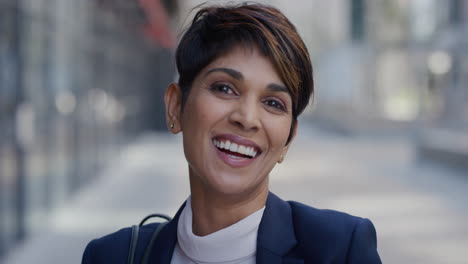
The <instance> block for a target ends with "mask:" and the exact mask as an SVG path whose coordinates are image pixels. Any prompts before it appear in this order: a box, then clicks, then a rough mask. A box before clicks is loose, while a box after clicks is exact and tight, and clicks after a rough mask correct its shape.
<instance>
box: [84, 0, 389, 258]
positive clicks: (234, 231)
mask: <svg viewBox="0 0 468 264" xmlns="http://www.w3.org/2000/svg"><path fill="white" fill-rule="evenodd" d="M176 63H177V69H178V71H179V75H180V77H179V81H178V83H173V84H170V85H169V87H168V89H167V91H166V94H165V98H164V99H165V103H166V118H167V122H168V128H169V130H170V131H171V132H172V133H173V134H177V133H182V134H183V146H184V152H185V156H186V159H187V162H188V167H189V179H190V189H191V196H190V197H189V198H188V199H187V201H186V203H185V204H184V205H182V207H181V208H180V209H179V211H178V212H177V214H176V215H175V217H174V219H173V220H171V221H170V222H169V223H168V224H167V225H165V226H164V227H162V228H160V230H159V233H158V234H157V237H156V239H155V241H154V243H152V244H150V243H149V241H150V237H151V235H152V234H153V233H154V232H155V231H154V230H155V229H157V227H158V226H159V224H151V225H146V226H144V227H142V228H141V229H140V231H139V233H138V234H139V240H138V243H137V244H136V245H137V246H136V255H135V259H136V260H137V261H139V260H141V259H142V256H143V254H144V253H143V252H144V250H145V248H146V247H150V248H149V256H148V257H149V262H148V263H360V264H363V263H381V262H380V259H379V255H378V253H377V249H376V234H375V229H374V227H373V225H372V223H371V222H370V221H369V220H367V219H363V218H359V217H355V216H350V215H348V214H345V213H340V212H336V211H331V210H319V209H315V208H312V207H308V206H306V205H303V204H300V203H297V202H285V201H283V200H281V199H280V198H278V197H277V196H275V195H274V194H272V193H270V192H269V188H268V175H269V173H270V171H271V170H272V169H273V167H274V166H275V164H276V163H281V162H282V161H283V159H284V157H285V155H286V153H287V151H288V147H289V146H290V144H291V143H292V141H293V140H294V137H295V134H296V131H297V126H298V121H297V117H298V116H299V115H300V114H301V112H302V111H303V110H304V108H305V107H306V105H307V104H308V102H309V99H310V96H311V95H312V93H313V78H312V65H311V63H310V59H309V55H308V51H307V49H306V47H305V45H304V43H303V41H302V40H301V38H300V37H299V35H298V33H297V32H296V30H295V28H294V26H293V25H292V24H291V23H290V22H289V20H288V19H287V18H286V17H285V16H284V15H283V14H282V13H281V12H280V11H278V10H277V9H275V8H272V7H268V6H264V5H259V4H242V5H237V6H211V7H206V8H203V9H201V10H200V11H199V12H198V13H197V14H196V15H195V18H194V19H193V21H192V24H191V26H190V27H189V28H188V30H187V31H186V32H185V34H184V35H183V37H182V39H181V42H180V43H179V46H178V48H177V51H176ZM131 233H132V231H131V229H129V228H126V229H122V230H120V231H118V232H116V233H114V234H111V235H108V236H105V237H103V238H100V239H97V240H94V241H92V242H91V243H90V244H89V245H88V246H87V248H86V250H85V253H84V256H83V263H125V262H126V261H127V258H128V256H129V253H128V252H129V245H130V244H131V242H130V240H131ZM148 244H149V246H148Z"/></svg>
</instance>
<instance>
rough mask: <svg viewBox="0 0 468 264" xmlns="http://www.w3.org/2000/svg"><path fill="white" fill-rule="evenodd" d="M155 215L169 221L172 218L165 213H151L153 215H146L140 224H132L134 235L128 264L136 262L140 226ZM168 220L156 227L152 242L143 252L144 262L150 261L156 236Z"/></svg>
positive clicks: (131, 240) (131, 239)
mask: <svg viewBox="0 0 468 264" xmlns="http://www.w3.org/2000/svg"><path fill="white" fill-rule="evenodd" d="M153 217H160V218H164V219H166V220H167V222H168V221H170V220H171V219H172V218H170V217H169V216H167V215H163V214H151V215H148V216H147V217H145V218H144V219H143V220H142V221H141V222H140V224H139V225H133V226H132V237H131V238H130V248H129V250H128V259H127V263H128V264H134V263H135V254H136V247H137V244H138V235H139V232H140V227H141V226H143V225H144V224H145V222H146V221H147V220H148V219H150V218H153ZM167 222H163V223H160V224H159V225H158V227H156V229H155V230H154V232H153V234H152V235H151V239H150V242H149V243H148V245H147V246H146V248H145V252H144V254H143V259H142V263H143V264H144V263H146V262H147V261H148V258H149V255H150V252H151V248H153V244H154V242H155V241H156V238H157V236H158V234H159V232H160V231H161V229H162V228H163V227H164V226H165V225H166V224H167Z"/></svg>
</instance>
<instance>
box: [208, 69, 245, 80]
mask: <svg viewBox="0 0 468 264" xmlns="http://www.w3.org/2000/svg"><path fill="white" fill-rule="evenodd" d="M212 72H224V73H227V74H229V75H231V77H232V78H234V79H236V80H239V81H240V80H243V79H244V75H242V73H241V72H239V71H236V70H233V69H229V68H214V69H211V70H209V71H208V72H206V73H205V76H206V75H208V74H210V73H212Z"/></svg>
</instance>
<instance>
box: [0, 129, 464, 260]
mask: <svg viewBox="0 0 468 264" xmlns="http://www.w3.org/2000/svg"><path fill="white" fill-rule="evenodd" d="M415 149H416V148H415V146H414V144H413V143H412V141H411V140H409V139H408V138H405V137H401V135H400V136H393V137H392V136H384V137H383V136H381V137H379V136H369V135H367V136H349V135H348V136H343V135H339V134H337V133H333V132H330V131H324V130H320V129H317V128H314V127H312V126H307V125H305V126H303V127H301V128H300V130H299V132H298V136H297V138H296V140H295V141H294V142H293V145H292V146H291V148H290V151H289V153H288V155H287V157H286V160H285V162H284V163H283V164H281V165H278V166H277V167H276V168H275V169H274V170H273V172H272V173H271V175H270V178H271V181H270V184H271V190H272V191H273V192H275V193H276V194H278V195H279V196H280V197H282V198H283V199H286V200H297V201H300V202H303V203H306V204H309V205H312V206H314V207H318V208H331V209H336V210H341V211H345V212H348V213H351V214H354V215H359V216H364V217H367V218H369V219H371V220H372V221H373V223H374V225H375V226H376V229H377V235H378V249H379V253H380V255H381V258H382V260H383V262H384V263H412V264H418V263H421V264H422V263H424V264H441V263H447V264H456V263H457V264H461V263H465V264H466V263H467V256H468V255H467V253H466V249H468V226H467V225H466V223H468V210H467V209H468V177H466V175H464V174H466V171H465V172H463V171H455V170H451V169H449V168H444V167H441V166H440V165H437V164H433V163H429V162H425V161H423V160H420V159H419V158H418V156H417V151H416V150H415ZM188 194H189V186H188V177H187V165H186V162H185V158H184V155H183V150H182V139H181V136H180V135H178V136H172V135H168V134H157V133H153V134H145V135H143V136H141V137H139V138H138V139H136V140H135V141H134V142H133V143H132V144H130V145H128V146H127V147H125V148H124V149H123V151H122V152H121V154H120V155H119V157H118V158H116V159H115V160H113V161H111V162H110V163H109V166H108V168H106V169H105V170H103V171H102V173H101V175H100V177H99V178H97V179H96V180H94V181H93V182H92V183H91V184H89V185H88V186H87V187H86V188H84V189H83V190H81V191H80V192H79V193H77V195H76V196H74V197H73V199H72V200H70V201H69V202H67V203H66V204H65V205H64V206H63V207H62V208H59V209H57V210H56V211H55V212H54V213H53V215H51V217H50V219H51V221H50V222H49V223H48V224H44V227H45V228H44V231H43V232H41V233H37V234H34V235H33V236H31V237H30V238H29V239H28V240H27V241H25V242H24V243H22V244H21V245H19V246H17V247H16V248H15V249H14V250H13V251H12V252H11V253H10V254H9V255H8V257H7V259H5V260H4V261H3V263H5V264H24V263H36V264H42V263H44V264H45V263H47V264H50V263H80V261H81V255H82V252H83V249H84V248H85V246H86V244H87V242H88V241H90V240H91V239H93V238H96V237H100V236H102V235H105V234H107V233H110V232H113V231H116V230H118V229H120V228H122V227H126V226H130V225H133V224H136V223H138V222H139V221H140V220H141V219H142V218H143V217H144V216H146V215H148V214H149V213H152V212H160V213H166V214H169V215H173V214H174V213H175V212H176V210H177V209H178V207H179V206H180V204H181V203H182V202H183V201H184V200H185V199H186V198H187V196H188ZM0 262H1V261H0Z"/></svg>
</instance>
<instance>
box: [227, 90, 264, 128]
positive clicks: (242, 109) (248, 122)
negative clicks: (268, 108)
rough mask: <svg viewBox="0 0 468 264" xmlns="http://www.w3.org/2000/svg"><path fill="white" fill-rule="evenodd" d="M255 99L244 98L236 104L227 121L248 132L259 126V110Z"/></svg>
mask: <svg viewBox="0 0 468 264" xmlns="http://www.w3.org/2000/svg"><path fill="white" fill-rule="evenodd" d="M257 107H258V106H257V104H256V101H255V100H252V99H247V98H246V99H245V100H241V101H239V102H238V103H237V104H236V107H235V108H234V109H233V111H232V112H231V114H230V115H229V121H230V122H231V123H232V124H233V125H235V126H236V127H238V128H240V129H242V130H244V131H247V132H250V131H257V130H258V129H259V127H260V117H259V111H258V109H257Z"/></svg>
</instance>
